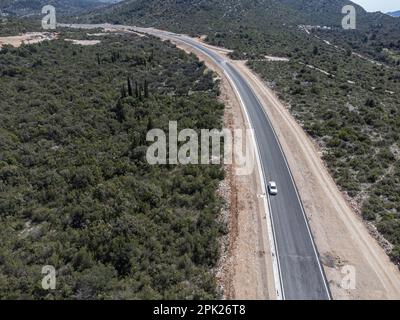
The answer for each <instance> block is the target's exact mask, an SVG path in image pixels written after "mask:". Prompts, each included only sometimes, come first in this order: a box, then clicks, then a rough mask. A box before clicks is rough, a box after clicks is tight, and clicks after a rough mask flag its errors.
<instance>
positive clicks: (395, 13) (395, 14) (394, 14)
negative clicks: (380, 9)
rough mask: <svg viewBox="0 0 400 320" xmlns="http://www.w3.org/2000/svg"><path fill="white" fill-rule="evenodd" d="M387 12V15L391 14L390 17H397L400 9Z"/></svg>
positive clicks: (399, 15)
mask: <svg viewBox="0 0 400 320" xmlns="http://www.w3.org/2000/svg"><path fill="white" fill-rule="evenodd" d="M387 14H388V15H389V16H391V17H395V18H398V17H400V10H398V11H394V12H388V13H387Z"/></svg>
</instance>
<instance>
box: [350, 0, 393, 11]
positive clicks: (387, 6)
mask: <svg viewBox="0 0 400 320" xmlns="http://www.w3.org/2000/svg"><path fill="white" fill-rule="evenodd" d="M351 1H353V2H354V3H357V4H359V5H360V6H362V7H363V8H364V9H365V10H367V11H370V12H373V11H382V12H389V11H397V10H400V1H399V0H351Z"/></svg>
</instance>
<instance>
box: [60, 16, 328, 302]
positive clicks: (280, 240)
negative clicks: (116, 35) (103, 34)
mask: <svg viewBox="0 0 400 320" xmlns="http://www.w3.org/2000/svg"><path fill="white" fill-rule="evenodd" d="M58 26H61V27H72V28H84V29H92V28H111V29H112V28H114V29H116V30H120V29H121V30H126V31H132V30H133V31H137V32H141V33H147V34H151V35H154V36H156V37H160V38H163V39H170V40H175V41H178V42H182V43H184V44H186V45H189V46H191V47H193V48H195V49H196V50H198V51H200V52H202V53H204V54H206V55H207V56H209V57H210V58H211V59H212V60H213V61H214V62H215V63H216V64H217V65H218V66H219V68H220V69H221V70H223V71H224V72H225V74H226V75H227V76H228V78H229V79H230V81H231V82H232V84H233V86H234V87H235V89H236V91H237V93H238V94H239V95H240V98H241V101H242V103H243V105H244V108H246V111H247V114H248V116H249V120H250V122H251V123H250V124H251V127H252V128H253V129H254V134H255V140H256V144H257V149H258V154H259V158H260V162H261V170H262V177H263V180H264V184H265V185H267V184H268V182H269V181H271V180H273V181H276V182H277V185H278V189H279V193H278V195H277V196H273V197H270V196H268V207H269V214H270V220H271V223H272V231H273V232H272V233H273V237H274V246H275V250H274V252H276V260H277V266H278V269H279V270H278V272H277V273H276V276H277V277H279V281H278V282H277V281H275V282H277V283H279V286H280V288H279V289H280V290H278V291H280V293H281V295H282V296H281V298H283V299H285V300H330V299H331V293H330V290H329V286H328V284H327V280H326V277H325V274H324V271H323V268H322V265H321V262H320V259H319V254H318V251H317V249H316V247H315V244H314V239H313V236H312V234H311V232H310V228H309V225H308V221H307V218H306V215H305V212H304V208H303V205H302V202H301V199H300V197H299V195H298V191H297V188H296V185H295V182H294V180H293V177H292V173H291V171H290V168H289V166H288V164H287V160H286V157H285V155H284V153H283V151H282V148H281V146H280V143H279V140H278V138H277V136H276V134H275V131H274V129H273V127H272V124H271V122H270V120H269V118H268V116H267V114H266V113H265V111H264V108H263V106H262V105H261V103H260V101H259V99H258V98H257V96H256V94H255V93H254V91H253V90H252V88H251V87H250V85H249V84H248V83H247V81H246V80H245V77H243V76H242V75H241V73H240V72H239V71H238V70H236V69H235V67H234V66H233V65H232V64H230V63H229V62H228V61H227V59H226V58H225V57H224V56H223V55H221V54H218V53H217V52H215V51H214V50H211V49H210V48H209V47H208V46H206V45H203V44H202V43H200V42H198V41H195V40H193V39H192V38H190V37H187V36H183V35H178V34H174V33H171V32H167V31H160V30H157V29H152V28H139V27H130V26H119V25H110V24H99V25H82V24H81V25H76V24H58ZM275 280H276V279H275Z"/></svg>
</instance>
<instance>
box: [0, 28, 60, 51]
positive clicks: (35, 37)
mask: <svg viewBox="0 0 400 320" xmlns="http://www.w3.org/2000/svg"><path fill="white" fill-rule="evenodd" d="M57 37H58V35H57V34H56V33H52V32H28V33H24V34H21V35H18V36H10V37H0V48H1V47H2V46H3V45H11V46H13V47H19V46H21V45H22V44H34V43H39V42H42V41H46V40H53V39H56V38H57Z"/></svg>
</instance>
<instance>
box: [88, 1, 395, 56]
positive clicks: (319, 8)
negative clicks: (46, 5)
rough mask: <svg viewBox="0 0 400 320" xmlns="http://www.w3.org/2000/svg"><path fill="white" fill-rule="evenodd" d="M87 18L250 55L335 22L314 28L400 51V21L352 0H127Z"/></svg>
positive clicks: (352, 45)
mask: <svg viewBox="0 0 400 320" xmlns="http://www.w3.org/2000/svg"><path fill="white" fill-rule="evenodd" d="M345 5H353V6H354V7H355V8H356V12H357V25H356V30H352V31H348V30H343V29H342V27H341V25H342V19H343V17H344V15H343V14H342V8H343V7H344V6H345ZM85 20H86V21H91V22H104V21H107V22H113V23H121V24H133V25H140V26H153V27H158V28H162V29H167V30H170V31H174V32H183V33H188V34H192V35H200V34H206V35H207V36H208V41H209V42H212V43H214V44H217V45H222V46H226V47H229V48H231V49H235V50H238V51H241V52H242V53H243V52H245V53H249V54H264V52H265V50H266V49H267V48H268V49H269V50H270V51H271V50H272V51H273V52H274V51H276V52H277V53H284V51H287V47H289V48H290V47H292V44H293V43H299V41H301V39H300V38H299V35H298V26H299V25H315V26H318V25H319V26H329V27H331V29H330V30H329V31H321V30H314V32H316V33H321V32H324V36H325V37H326V38H327V40H329V41H332V42H333V43H335V44H340V45H341V46H344V47H345V48H346V49H357V50H358V51H359V52H360V53H363V54H366V55H368V56H370V57H372V58H374V59H377V60H381V61H386V60H387V61H386V62H388V63H390V62H394V61H391V59H390V57H391V56H393V55H388V54H386V53H385V49H389V50H392V51H395V52H396V53H399V52H400V38H399V36H398V34H399V31H400V20H398V19H395V18H393V17H390V16H388V15H385V14H382V13H368V12H366V11H365V10H364V9H363V8H362V7H360V6H358V5H356V4H354V3H353V2H351V1H347V0H256V1H245V0H184V1H183V0H163V1H161V0H146V1H143V0H127V1H123V2H121V3H118V4H116V5H114V6H110V7H109V8H105V9H104V8H103V9H101V10H94V11H92V12H91V13H90V14H88V15H86V16H85ZM377 39H378V40H377ZM250 44H251V45H250Z"/></svg>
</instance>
